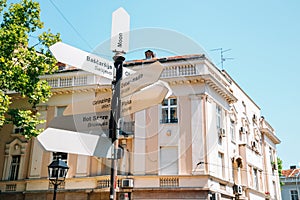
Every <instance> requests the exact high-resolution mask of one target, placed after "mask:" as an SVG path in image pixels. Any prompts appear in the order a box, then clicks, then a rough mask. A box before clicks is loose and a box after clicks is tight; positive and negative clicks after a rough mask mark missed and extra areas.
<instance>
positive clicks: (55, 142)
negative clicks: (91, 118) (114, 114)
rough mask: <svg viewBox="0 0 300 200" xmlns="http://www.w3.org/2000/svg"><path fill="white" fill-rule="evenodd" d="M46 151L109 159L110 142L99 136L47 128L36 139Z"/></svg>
mask: <svg viewBox="0 0 300 200" xmlns="http://www.w3.org/2000/svg"><path fill="white" fill-rule="evenodd" d="M37 139H38V141H39V142H40V143H41V145H42V146H43V147H44V148H45V150H46V151H53V152H66V153H73V154H80V155H87V156H97V157H100V158H111V152H112V151H111V148H112V145H111V140H110V139H109V138H107V137H102V136H99V135H91V134H86V133H80V132H74V131H68V130H63V129H56V128H47V129H46V130H45V131H43V132H42V133H41V134H40V135H39V136H38V137H37Z"/></svg>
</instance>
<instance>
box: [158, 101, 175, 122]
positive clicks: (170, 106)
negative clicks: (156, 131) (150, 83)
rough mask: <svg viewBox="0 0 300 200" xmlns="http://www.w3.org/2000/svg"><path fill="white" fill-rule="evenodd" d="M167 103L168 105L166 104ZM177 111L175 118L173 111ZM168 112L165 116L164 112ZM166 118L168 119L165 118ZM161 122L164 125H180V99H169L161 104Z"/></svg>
mask: <svg viewBox="0 0 300 200" xmlns="http://www.w3.org/2000/svg"><path fill="white" fill-rule="evenodd" d="M172 100H175V102H176V103H175V104H172V103H171V101H172ZM165 102H167V104H166V105H164V103H165ZM173 109H174V110H175V112H174V113H175V117H173V114H174V113H172V110H173ZM165 110H167V114H166V115H165V114H164V111H165ZM165 116H166V117H165ZM160 122H161V123H162V124H170V123H173V124H175V123H178V98H176V97H171V98H168V99H164V100H163V102H162V104H161V120H160Z"/></svg>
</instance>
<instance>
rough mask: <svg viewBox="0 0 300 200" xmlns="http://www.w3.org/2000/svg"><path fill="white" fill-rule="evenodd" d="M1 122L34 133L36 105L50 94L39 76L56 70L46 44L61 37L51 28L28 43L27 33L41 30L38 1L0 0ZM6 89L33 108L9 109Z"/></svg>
mask: <svg viewBox="0 0 300 200" xmlns="http://www.w3.org/2000/svg"><path fill="white" fill-rule="evenodd" d="M0 14H1V15H2V21H1V25H0V126H3V125H4V124H6V123H13V124H14V125H16V126H18V127H22V128H23V129H24V132H23V133H22V134H23V135H24V136H25V137H26V138H30V137H32V136H37V135H38V134H39V133H40V132H41V131H42V130H37V129H36V125H38V124H40V123H42V122H43V121H42V120H39V113H38V112H37V111H35V109H34V108H35V106H36V105H37V104H38V103H40V102H45V101H47V100H48V98H49V97H50V96H51V91H50V86H49V85H48V84H47V82H46V81H44V80H40V79H39V77H40V76H41V75H44V74H47V73H52V72H54V71H55V70H56V63H57V61H56V60H55V58H54V57H53V56H52V54H51V53H50V51H49V49H48V47H49V46H51V45H52V44H54V43H55V42H57V41H59V40H60V36H59V34H52V33H51V32H50V30H48V31H47V32H43V33H41V34H39V36H38V41H39V42H38V43H37V44H34V45H30V40H29V38H30V37H29V36H30V35H37V33H38V32H41V31H42V28H43V22H42V21H41V20H40V5H39V3H37V2H35V1H33V0H21V2H20V3H14V4H10V5H9V6H8V5H7V4H6V0H0ZM9 91H14V92H17V93H19V94H20V95H21V96H22V97H23V98H26V99H27V100H28V102H29V103H30V105H31V106H32V108H33V109H28V108H27V109H22V108H20V109H11V108H10V104H11V98H10V97H9V95H8V92H9Z"/></svg>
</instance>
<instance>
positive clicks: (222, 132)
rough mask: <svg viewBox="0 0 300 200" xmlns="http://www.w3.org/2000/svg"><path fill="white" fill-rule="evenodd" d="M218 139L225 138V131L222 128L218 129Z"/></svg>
mask: <svg viewBox="0 0 300 200" xmlns="http://www.w3.org/2000/svg"><path fill="white" fill-rule="evenodd" d="M219 137H226V134H225V129H224V128H220V129H219Z"/></svg>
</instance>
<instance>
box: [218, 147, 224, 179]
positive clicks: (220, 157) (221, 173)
mask: <svg viewBox="0 0 300 200" xmlns="http://www.w3.org/2000/svg"><path fill="white" fill-rule="evenodd" d="M218 168H219V177H220V178H224V174H225V166H224V155H223V153H221V152H218Z"/></svg>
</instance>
